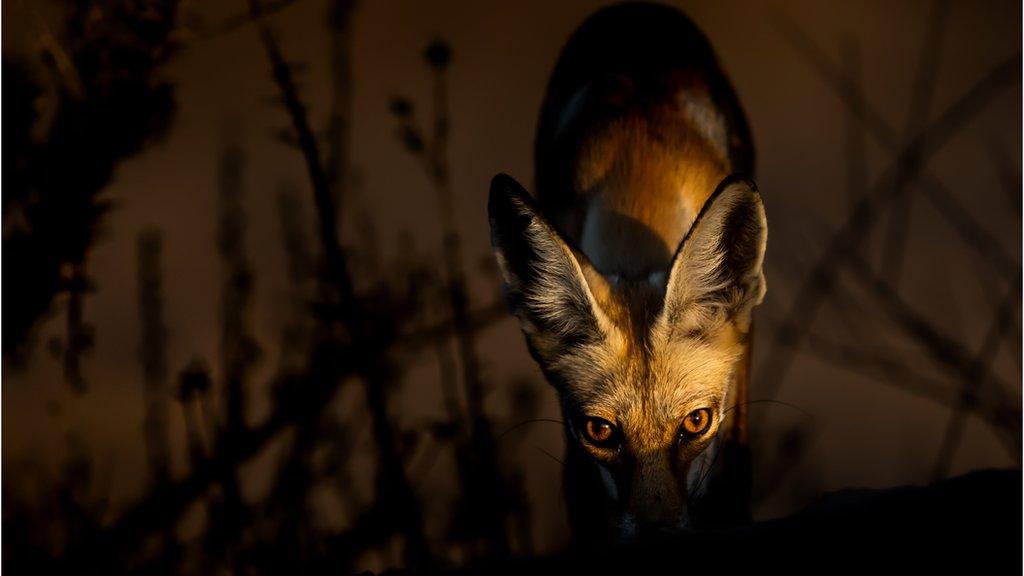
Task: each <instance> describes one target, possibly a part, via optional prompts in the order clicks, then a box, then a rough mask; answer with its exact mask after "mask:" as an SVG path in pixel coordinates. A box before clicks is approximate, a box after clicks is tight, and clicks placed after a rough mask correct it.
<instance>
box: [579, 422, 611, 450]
mask: <svg viewBox="0 0 1024 576" xmlns="http://www.w3.org/2000/svg"><path fill="white" fill-rule="evenodd" d="M618 436H619V434H618V429H617V428H616V427H615V425H614V424H612V423H611V422H609V421H607V420H605V419H604V418H585V419H584V420H583V438H584V439H585V440H586V441H587V442H590V443H591V444H593V445H595V446H600V447H602V448H609V447H612V446H614V445H615V443H616V442H618Z"/></svg>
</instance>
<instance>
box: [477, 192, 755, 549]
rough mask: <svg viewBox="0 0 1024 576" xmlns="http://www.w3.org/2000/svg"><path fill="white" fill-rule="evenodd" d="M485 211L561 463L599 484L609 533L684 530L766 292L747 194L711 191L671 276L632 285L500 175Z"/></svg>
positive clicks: (752, 204)
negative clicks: (550, 406) (554, 417)
mask: <svg viewBox="0 0 1024 576" xmlns="http://www.w3.org/2000/svg"><path fill="white" fill-rule="evenodd" d="M488 209H489V215H490V222H491V240H492V244H493V246H494V250H495V253H496V256H497V260H498V263H499V266H500V269H501V272H502V275H503V279H504V287H505V295H506V298H507V300H508V303H509V306H510V308H511V310H512V312H513V313H514V314H515V315H516V316H517V317H518V319H519V322H520V325H521V327H522V330H523V333H524V334H525V336H526V341H527V344H528V347H529V349H530V352H531V354H532V355H533V357H534V358H535V359H536V360H537V362H538V363H539V365H540V367H541V369H542V370H543V372H544V374H545V376H546V378H547V379H548V381H549V382H550V383H551V384H552V385H553V386H554V388H555V389H556V390H557V392H558V395H559V398H560V401H561V406H562V411H563V416H564V422H565V427H566V436H567V441H568V443H569V452H570V455H572V454H574V453H575V454H576V455H577V456H578V457H579V458H577V460H579V461H582V462H583V463H584V465H585V466H588V467H590V470H591V471H592V472H593V475H594V476H597V477H599V478H600V482H599V484H600V486H601V490H600V491H601V492H603V500H604V502H603V503H602V502H593V506H594V507H595V508H596V507H601V506H605V507H606V508H607V509H608V510H609V511H610V512H611V516H610V518H609V520H610V522H611V524H612V526H610V528H618V533H619V536H620V537H629V536H634V535H636V534H637V533H640V532H645V531H647V530H650V529H672V528H677V527H682V526H685V525H686V524H687V523H688V520H689V517H688V508H690V504H691V503H692V502H693V500H695V499H697V498H699V495H700V484H701V478H702V476H703V475H704V474H705V473H706V472H707V466H708V465H709V464H710V461H709V460H708V454H710V453H711V451H712V450H709V447H710V446H712V445H713V444H714V443H715V438H716V435H717V433H718V431H719V429H720V428H721V427H722V426H723V422H724V421H726V419H727V417H728V409H729V404H728V402H729V397H730V393H731V388H732V381H733V378H734V375H735V372H736V370H737V367H738V361H739V359H740V357H741V356H742V354H743V351H744V346H745V345H746V342H745V339H746V336H747V334H748V331H749V326H750V315H751V310H752V308H753V307H754V306H755V305H757V304H758V303H760V302H761V300H762V298H763V296H764V292H765V281H764V277H763V274H762V262H763V260H764V252H765V243H766V237H767V227H766V221H765V213H764V208H763V206H762V203H761V198H760V195H759V193H758V191H757V189H756V187H755V186H754V185H753V183H752V182H750V181H748V180H743V179H738V178H729V179H726V180H725V181H723V182H722V183H721V184H720V185H719V186H718V188H717V190H716V191H715V192H714V194H712V195H711V196H710V197H709V198H708V200H707V201H706V203H705V204H704V207H703V209H702V210H701V212H700V213H699V215H698V216H697V218H696V219H695V221H694V222H693V224H692V226H691V227H690V229H689V232H688V233H687V234H686V236H685V238H684V239H683V241H682V243H681V244H680V245H679V247H678V249H677V251H676V253H675V256H674V257H673V259H672V263H671V266H670V268H669V269H668V270H666V271H664V273H655V274H652V275H651V276H650V277H648V278H642V279H622V278H617V277H611V278H609V277H605V276H603V275H602V274H601V273H600V272H598V271H597V270H595V269H594V267H593V266H592V265H591V263H590V262H589V261H588V259H587V257H586V256H585V255H584V254H583V253H581V252H580V251H579V250H578V249H577V248H575V247H574V246H572V245H571V244H570V242H569V241H568V240H567V239H566V238H565V237H564V236H563V235H562V234H561V233H560V232H559V231H558V230H557V229H556V228H555V227H554V226H553V225H552V224H551V223H550V222H549V221H548V220H547V219H546V218H545V217H544V215H543V214H541V212H540V211H539V209H538V205H537V203H536V202H535V201H534V199H533V198H532V197H531V196H530V194H528V193H527V192H526V191H525V190H524V189H523V188H522V187H521V186H520V185H519V184H518V183H516V182H515V180H513V179H512V178H511V177H508V176H505V175H499V176H496V177H495V178H494V180H493V181H492V183H491V192H490V201H489V208H488ZM567 489H569V490H571V489H572V488H571V487H567ZM584 505H586V504H584Z"/></svg>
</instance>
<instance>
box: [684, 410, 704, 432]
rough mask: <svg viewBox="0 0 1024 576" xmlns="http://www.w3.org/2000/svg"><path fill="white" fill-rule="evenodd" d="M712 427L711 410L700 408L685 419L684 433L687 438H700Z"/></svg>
mask: <svg viewBox="0 0 1024 576" xmlns="http://www.w3.org/2000/svg"><path fill="white" fill-rule="evenodd" d="M709 426H711V410H708V409H707V408H698V409H697V410H694V411H693V412H690V413H689V414H687V415H686V418H683V430H682V431H683V433H685V434H686V435H687V436H698V435H700V434H703V433H705V432H707V430H708V427H709Z"/></svg>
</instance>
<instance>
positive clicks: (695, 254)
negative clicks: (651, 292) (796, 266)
mask: <svg viewBox="0 0 1024 576" xmlns="http://www.w3.org/2000/svg"><path fill="white" fill-rule="evenodd" d="M767 239H768V223H767V220H766V219H765V213H764V205H763V204H762V202H761V195H760V194H759V193H758V191H757V186H755V185H754V183H753V182H752V181H750V180H746V179H743V178H738V177H729V178H726V179H725V180H723V181H722V183H720V184H719V185H718V187H717V189H716V190H715V193H714V194H712V195H711V197H709V198H708V199H707V201H706V202H705V203H704V207H703V208H702V209H701V211H700V214H698V215H697V218H696V220H694V222H693V225H692V226H691V227H690V231H689V232H688V233H687V235H686V237H685V238H684V239H683V241H682V243H681V244H680V245H679V249H678V250H677V251H676V255H675V259H674V260H673V262H672V270H671V272H670V273H669V277H668V281H667V283H666V288H665V305H664V308H663V309H662V312H661V322H664V323H666V324H667V327H668V328H669V330H671V331H677V330H678V331H683V332H685V333H690V332H706V331H709V330H712V329H714V328H715V327H718V326H721V325H722V324H724V323H726V322H731V323H733V324H734V325H735V326H736V327H737V328H738V329H739V330H741V331H743V332H746V331H747V330H748V329H749V326H750V313H751V311H752V310H753V308H754V306H757V305H758V304H760V303H761V301H762V300H763V299H764V293H765V290H766V285H765V280H764V274H763V272H762V269H761V268H762V265H763V263H764V252H765V245H766V243H767Z"/></svg>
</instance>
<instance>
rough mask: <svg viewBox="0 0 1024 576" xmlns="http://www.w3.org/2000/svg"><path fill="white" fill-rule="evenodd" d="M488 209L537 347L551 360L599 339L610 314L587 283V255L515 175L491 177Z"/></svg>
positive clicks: (517, 305)
mask: <svg viewBox="0 0 1024 576" xmlns="http://www.w3.org/2000/svg"><path fill="white" fill-rule="evenodd" d="M487 209H488V214H489V216H490V222H491V245H492V246H493V247H494V252H495V255H496V257H497V259H498V266H499V267H500V268H501V273H502V276H503V278H504V282H505V297H506V299H507V300H508V304H509V308H510V309H511V310H512V313H513V314H515V315H516V316H517V317H518V318H519V323H520V325H521V326H522V328H523V332H524V333H525V334H526V337H527V340H528V342H529V344H530V346H531V347H532V348H533V350H534V352H535V353H537V354H539V355H540V356H541V357H542V358H544V359H546V360H548V361H551V360H553V359H554V357H556V356H558V355H559V354H560V353H561V352H567V351H569V350H571V349H572V348H573V347H574V346H577V345H586V344H590V343H593V342H595V341H596V340H597V339H599V338H600V337H601V336H602V334H603V327H604V326H606V325H607V318H606V317H605V315H604V314H603V313H602V311H601V310H600V309H599V308H598V306H597V302H596V301H595V299H594V296H593V294H592V292H591V290H590V287H589V285H588V283H587V278H586V276H587V275H586V274H585V270H586V269H589V268H590V263H589V262H587V260H586V257H584V256H583V255H582V254H577V253H575V252H574V251H573V250H572V249H571V248H570V247H569V245H568V244H567V243H566V242H565V240H564V239H563V238H562V237H561V235H560V234H559V233H558V232H557V231H556V230H555V228H554V227H553V226H552V225H551V224H550V223H548V221H547V220H546V219H545V218H544V216H543V215H541V213H540V211H539V210H538V207H537V204H536V202H535V201H534V199H533V198H532V197H531V196H530V194H529V193H528V192H527V191H526V190H525V189H523V187H522V186H520V185H519V183H518V182H516V181H515V180H514V179H513V178H512V177H511V176H508V175H506V174H498V175H497V176H495V177H494V179H493V180H491V193H490V200H489V202H488V206H487ZM591 276H593V275H591Z"/></svg>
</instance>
